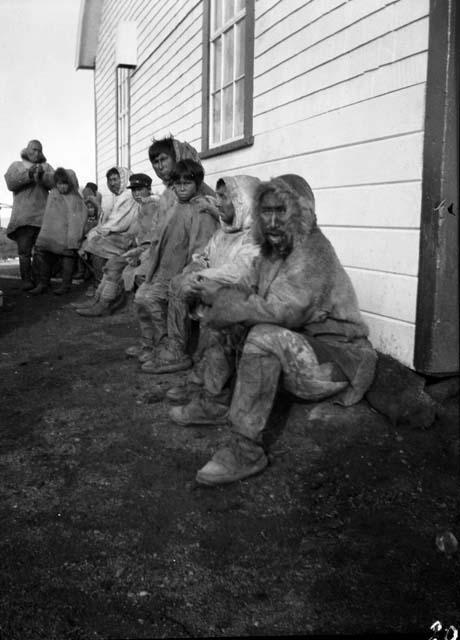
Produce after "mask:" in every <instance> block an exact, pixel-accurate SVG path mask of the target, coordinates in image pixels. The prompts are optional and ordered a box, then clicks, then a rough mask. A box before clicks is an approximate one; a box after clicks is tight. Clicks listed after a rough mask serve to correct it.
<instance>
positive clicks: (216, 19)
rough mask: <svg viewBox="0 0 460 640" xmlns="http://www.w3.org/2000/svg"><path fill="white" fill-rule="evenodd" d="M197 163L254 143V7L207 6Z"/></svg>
mask: <svg viewBox="0 0 460 640" xmlns="http://www.w3.org/2000/svg"><path fill="white" fill-rule="evenodd" d="M203 32H204V38H203V48H204V55H203V131H202V137H203V140H202V153H201V156H202V157H206V156H211V155H216V154H218V153H225V152H226V151H231V150H233V149H237V148H240V147H243V146H248V145H250V144H252V143H253V138H252V101H253V95H252V87H253V67H254V1H253V0H225V2H222V0H206V1H205V4H204V29H203Z"/></svg>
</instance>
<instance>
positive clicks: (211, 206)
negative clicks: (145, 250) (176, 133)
mask: <svg viewBox="0 0 460 640" xmlns="http://www.w3.org/2000/svg"><path fill="white" fill-rule="evenodd" d="M172 143H173V147H174V152H175V155H176V157H175V160H176V162H179V161H180V160H194V161H195V162H197V163H198V164H200V165H201V160H200V157H199V155H198V152H197V151H196V149H195V148H194V147H192V145H191V144H189V143H188V142H181V141H179V140H175V139H173V140H172ZM165 186H166V189H165V190H164V192H163V193H162V194H161V196H160V201H159V204H158V225H157V227H156V229H155V230H154V232H153V236H152V242H151V245H150V249H149V254H148V256H147V260H146V277H145V282H147V283H148V282H152V280H153V278H154V277H156V276H157V275H159V274H160V276H161V278H163V279H164V280H168V281H169V280H170V279H171V278H172V277H173V276H175V275H177V274H178V273H180V272H181V271H182V269H183V268H184V267H185V265H187V264H188V263H189V262H190V261H191V259H192V255H193V253H195V252H197V251H199V250H201V249H202V248H203V247H204V245H205V244H206V243H207V241H208V240H209V238H210V236H211V235H212V234H213V233H214V231H215V229H216V226H217V222H216V218H217V215H216V210H215V200H214V197H215V193H214V191H213V190H212V189H211V188H210V187H209V186H208V185H207V184H205V183H204V182H202V183H201V185H200V188H199V189H198V193H197V195H196V196H195V197H194V198H192V199H191V200H190V202H188V203H185V204H181V203H179V201H178V199H177V197H176V194H175V192H174V190H173V188H172V183H170V184H166V185H165Z"/></svg>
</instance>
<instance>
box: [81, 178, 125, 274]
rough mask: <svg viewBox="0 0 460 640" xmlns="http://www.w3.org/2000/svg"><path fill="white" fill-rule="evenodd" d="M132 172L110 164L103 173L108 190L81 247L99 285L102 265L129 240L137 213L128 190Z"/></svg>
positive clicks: (121, 249)
mask: <svg viewBox="0 0 460 640" xmlns="http://www.w3.org/2000/svg"><path fill="white" fill-rule="evenodd" d="M130 175H131V172H130V171H129V170H128V169H126V168H124V167H112V168H111V169H109V170H108V171H107V173H106V178H107V187H108V189H109V191H110V193H109V194H106V195H104V196H103V198H102V215H101V217H100V220H99V222H98V224H97V225H96V226H95V227H94V229H91V231H90V232H89V233H88V237H87V238H86V240H85V241H84V243H83V244H82V247H81V253H82V254H85V253H86V254H90V259H91V264H92V267H93V271H94V275H95V279H96V282H97V284H98V285H99V284H100V282H101V280H102V276H103V268H104V265H105V263H106V262H107V260H108V259H109V258H110V257H112V256H120V255H121V254H122V253H124V252H125V251H127V250H128V249H129V247H130V243H131V234H130V231H129V230H130V227H131V225H132V224H133V221H134V218H135V217H136V213H137V204H136V201H135V200H133V198H132V197H131V191H130V190H129V189H127V186H128V181H129V176H130Z"/></svg>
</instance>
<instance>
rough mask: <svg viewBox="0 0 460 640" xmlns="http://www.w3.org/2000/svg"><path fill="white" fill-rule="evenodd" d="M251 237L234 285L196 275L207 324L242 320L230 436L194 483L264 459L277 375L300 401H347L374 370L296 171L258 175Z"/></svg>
mask: <svg viewBox="0 0 460 640" xmlns="http://www.w3.org/2000/svg"><path fill="white" fill-rule="evenodd" d="M254 238H255V240H256V241H257V242H258V243H259V244H260V246H261V255H260V257H258V258H256V259H255V260H254V263H253V266H252V268H251V270H250V271H249V272H248V273H247V274H246V277H245V279H242V280H241V281H240V283H239V284H238V285H237V286H232V287H223V288H222V287H220V288H219V287H218V286H216V284H215V283H213V282H211V281H208V282H206V281H204V280H203V281H202V282H201V283H198V284H199V286H200V288H201V293H200V295H201V298H202V300H203V301H204V302H205V303H206V304H208V305H210V308H209V309H208V311H207V312H206V313H205V321H206V322H207V323H209V324H210V326H212V327H214V328H218V329H219V328H220V329H221V328H223V327H228V326H232V325H235V324H243V325H244V326H245V327H248V328H249V332H248V334H247V337H246V340H245V343H244V347H243V354H242V357H241V360H240V362H239V365H238V373H237V379H236V385H235V389H234V391H233V397H232V401H231V405H230V412H229V419H230V423H231V427H232V440H231V442H230V445H229V446H227V447H222V448H221V449H219V450H218V451H217V452H216V454H215V455H214V456H213V458H212V459H211V460H210V461H209V462H208V463H207V464H206V465H205V466H204V467H203V468H202V469H200V470H199V471H198V473H197V476H196V479H197V481H198V482H200V483H202V484H207V485H216V484H222V483H227V482H234V481H235V480H240V479H242V478H247V477H249V476H252V475H254V474H256V473H259V472H260V471H262V470H263V469H264V468H265V467H266V466H267V464H268V460H267V456H266V454H265V450H264V442H263V432H264V429H265V427H266V425H267V422H268V418H269V415H270V412H271V409H272V406H273V402H274V399H275V396H276V393H277V390H278V385H279V384H280V383H281V384H282V385H283V387H284V388H285V389H287V390H288V391H289V392H290V393H292V394H294V395H295V396H298V397H299V398H303V399H305V400H312V401H318V400H323V399H325V398H329V397H334V399H335V401H336V402H337V403H340V404H343V405H344V406H350V405H353V404H355V403H356V402H359V400H361V398H362V397H363V395H364V394H365V392H366V391H367V389H368V387H369V386H370V384H371V383H372V379H373V376H374V371H375V365H376V360H377V354H376V352H375V350H374V349H373V348H372V345H371V344H370V342H369V341H368V339H367V335H368V329H367V326H366V324H365V322H364V320H363V318H362V316H361V313H360V311H359V308H358V301H357V298H356V294H355V291H354V289H353V285H352V283H351V280H350V278H349V276H348V275H347V273H346V272H345V270H344V268H343V266H342V265H341V263H340V261H339V259H338V258H337V255H336V253H335V251H334V249H333V247H332V245H331V243H330V242H329V240H327V238H326V237H325V236H324V235H323V233H322V232H321V230H320V229H319V227H318V226H317V224H316V216H315V200H314V196H313V192H312V190H311V189H310V186H309V185H308V184H307V182H306V181H305V180H304V179H303V178H301V177H300V176H297V175H283V176H280V177H278V178H274V179H272V180H270V181H268V182H265V183H262V184H261V186H260V188H259V191H258V194H257V196H256V210H255V216H254ZM197 288H198V287H197Z"/></svg>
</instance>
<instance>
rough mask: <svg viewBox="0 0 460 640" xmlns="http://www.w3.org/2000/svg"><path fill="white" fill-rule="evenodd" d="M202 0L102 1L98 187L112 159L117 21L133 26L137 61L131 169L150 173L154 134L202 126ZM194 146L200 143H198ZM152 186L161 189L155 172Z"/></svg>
mask: <svg viewBox="0 0 460 640" xmlns="http://www.w3.org/2000/svg"><path fill="white" fill-rule="evenodd" d="M202 11H203V8H202V3H201V0H181V2H179V3H178V2H175V0H149V1H147V0H132V1H131V2H125V1H122V0H105V2H104V7H103V14H102V21H101V25H100V29H99V47H98V51H97V56H96V104H97V144H98V162H97V172H98V180H99V183H100V184H101V188H102V187H103V186H105V173H106V171H107V169H108V168H109V167H111V166H113V165H114V164H115V160H116V156H117V149H116V113H115V109H116V83H115V38H116V28H117V24H118V23H119V21H120V20H133V21H135V22H136V25H137V45H138V49H137V53H138V64H137V67H136V68H135V69H133V70H132V71H131V76H130V82H131V91H130V99H131V123H130V134H131V169H132V171H134V172H137V171H142V172H146V173H149V174H150V175H152V167H151V165H150V162H149V160H148V154H147V150H148V147H149V145H150V144H151V141H152V138H153V137H162V136H164V135H168V134H169V133H173V134H174V135H175V136H177V137H178V138H183V139H186V140H192V139H194V140H198V139H199V135H200V126H201V61H202V52H201V39H202V36H201V29H202ZM198 146H199V145H198ZM153 178H154V184H153V190H154V191H161V184H160V183H159V182H158V180H157V179H156V177H155V176H153Z"/></svg>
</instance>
